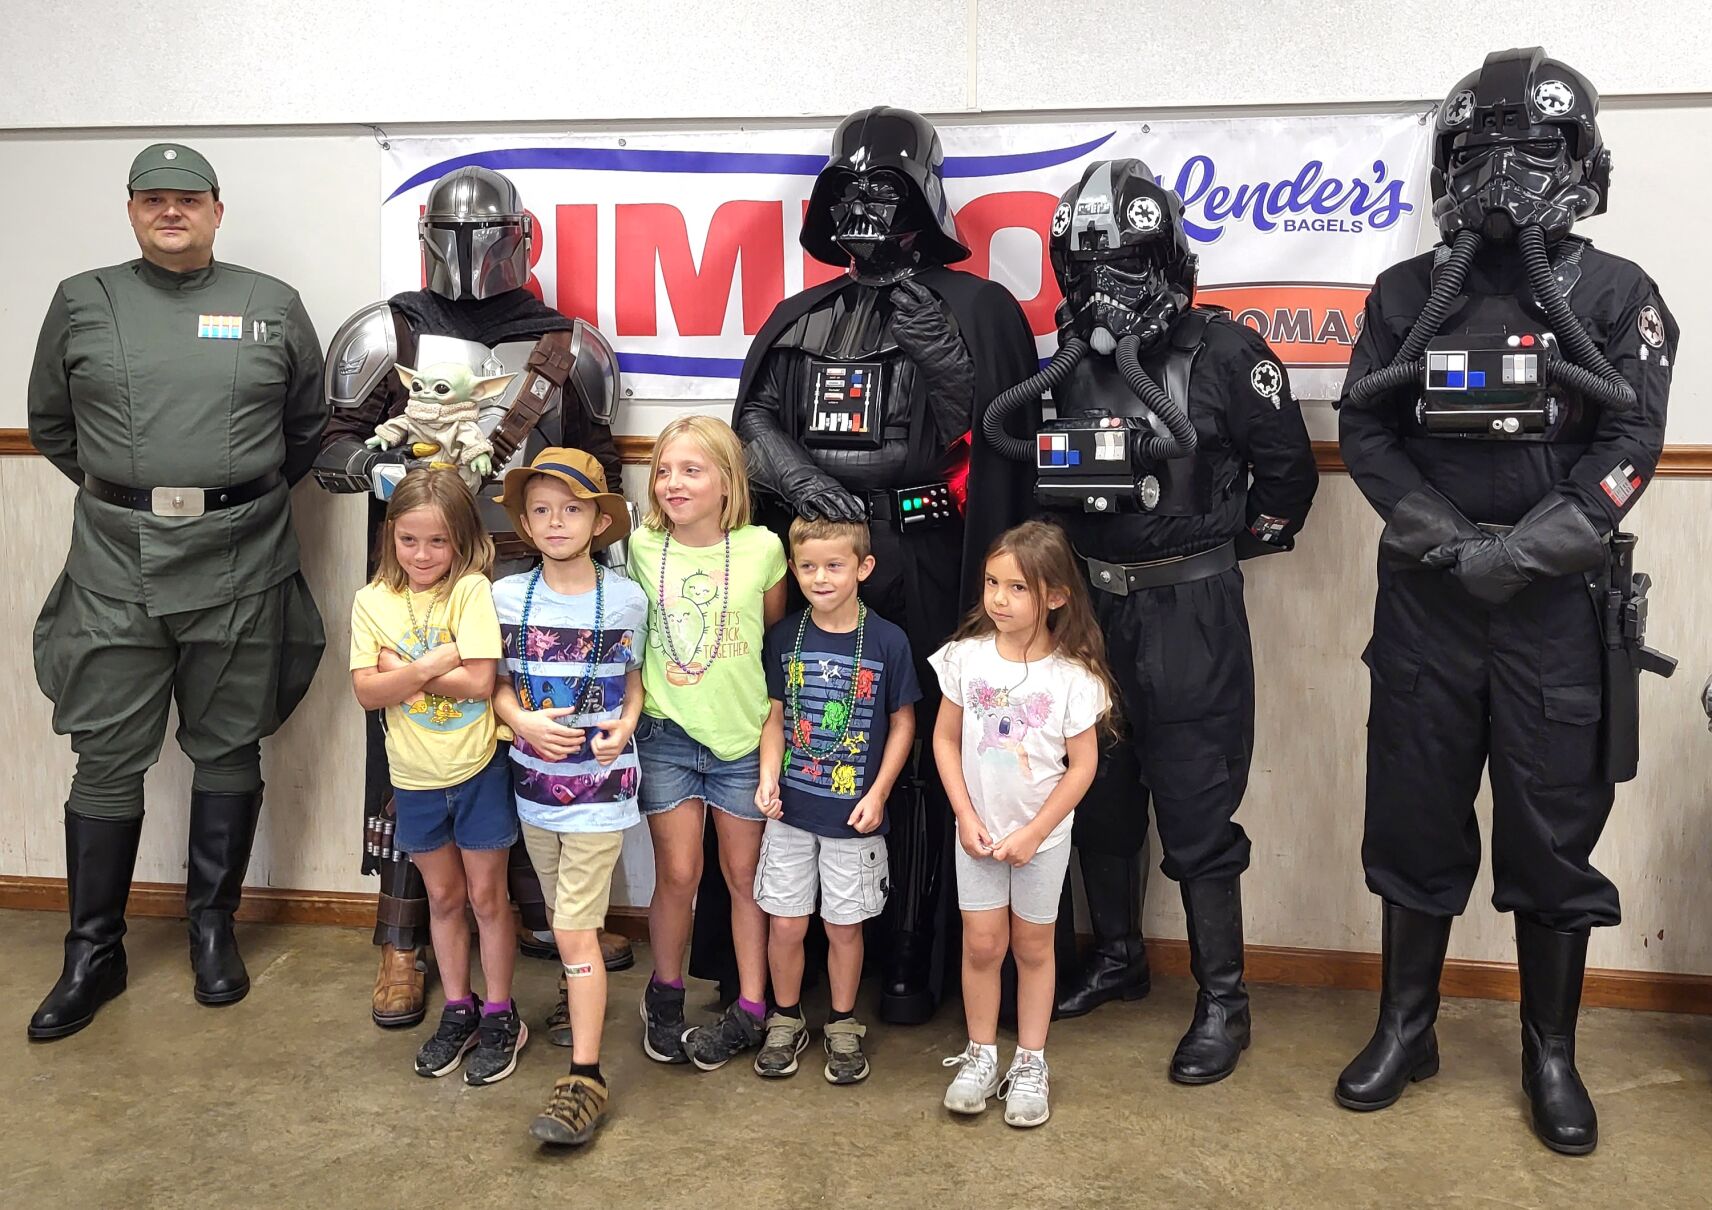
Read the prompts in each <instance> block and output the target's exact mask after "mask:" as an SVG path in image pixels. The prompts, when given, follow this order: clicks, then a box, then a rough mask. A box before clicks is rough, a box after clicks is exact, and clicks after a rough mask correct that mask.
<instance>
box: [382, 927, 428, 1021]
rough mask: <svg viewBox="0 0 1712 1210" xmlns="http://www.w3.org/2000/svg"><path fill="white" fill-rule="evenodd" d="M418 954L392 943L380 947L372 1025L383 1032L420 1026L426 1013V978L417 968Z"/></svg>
mask: <svg viewBox="0 0 1712 1210" xmlns="http://www.w3.org/2000/svg"><path fill="white" fill-rule="evenodd" d="M416 958H417V951H415V950H413V949H400V948H398V947H397V946H395V945H393V944H392V943H391V942H388V943H387V944H385V945H383V946H381V947H380V970H379V971H378V972H376V974H375V984H374V1023H375V1024H376V1025H378V1026H380V1027H381V1028H382V1029H403V1028H405V1027H406V1026H410V1025H419V1024H421V1022H422V1017H423V1014H424V1013H426V1012H427V1003H428V976H427V972H425V971H424V970H422V969H421V968H420V967H418V966H417V964H416Z"/></svg>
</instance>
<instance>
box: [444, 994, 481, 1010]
mask: <svg viewBox="0 0 1712 1210" xmlns="http://www.w3.org/2000/svg"><path fill="white" fill-rule="evenodd" d="M475 1006H476V995H475V993H474V992H471V993H470V994H469V995H467V996H463V997H461V998H460V999H457V1000H448V1001H446V1007H447V1008H474V1007H475Z"/></svg>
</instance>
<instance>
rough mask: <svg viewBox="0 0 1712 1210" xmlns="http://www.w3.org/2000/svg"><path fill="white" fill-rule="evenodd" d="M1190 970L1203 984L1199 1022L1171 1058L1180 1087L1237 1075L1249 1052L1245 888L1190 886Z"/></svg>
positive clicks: (1186, 902) (1186, 894)
mask: <svg viewBox="0 0 1712 1210" xmlns="http://www.w3.org/2000/svg"><path fill="white" fill-rule="evenodd" d="M1182 890H1183V910H1184V911H1185V912H1187V913H1188V916H1189V969H1190V971H1191V972H1193V974H1194V976H1195V982H1196V983H1198V984H1200V987H1201V991H1200V994H1199V995H1198V996H1196V997H1195V1019H1194V1020H1193V1021H1192V1022H1190V1024H1189V1032H1188V1033H1186V1034H1184V1035H1183V1040H1182V1041H1181V1042H1179V1043H1177V1053H1176V1054H1174V1055H1172V1056H1171V1078H1172V1079H1173V1080H1175V1081H1177V1083H1179V1084H1212V1083H1215V1082H1216V1081H1218V1080H1222V1079H1224V1078H1225V1077H1226V1076H1228V1075H1230V1073H1231V1072H1233V1071H1235V1070H1236V1062H1237V1060H1238V1059H1240V1058H1241V1057H1242V1052H1243V1051H1245V1050H1247V1049H1248V1035H1249V1021H1248V988H1247V987H1245V986H1244V985H1243V982H1242V884H1241V883H1240V882H1239V881H1238V880H1237V879H1235V878H1222V879H1201V880H1199V881H1196V882H1185V883H1184V884H1183V887H1182Z"/></svg>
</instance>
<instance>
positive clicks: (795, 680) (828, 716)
mask: <svg viewBox="0 0 1712 1210" xmlns="http://www.w3.org/2000/svg"><path fill="white" fill-rule="evenodd" d="M808 615H809V610H807V609H805V610H803V612H802V621H801V622H800V623H798V625H797V643H796V648H795V650H793V651H792V652H791V662H790V665H789V667H788V668H787V669H786V672H785V680H786V681H787V682H788V683H789V685H790V694H791V700H790V714H789V716H788V717H787V718H786V720H785V723H786V732H787V734H789V735H790V737H791V751H792V752H795V753H797V754H798V755H799V756H806V757H808V758H810V759H811V760H819V759H820V758H821V757H823V756H831V755H832V754H833V753H834V752H837V751H838V750H839V749H840V748H842V747H844V741H845V739H846V738H847V737H848V736H849V734H850V722H851V720H852V719H853V718H855V716H856V677H857V674H858V673H860V672H861V671H862V634H863V631H864V630H866V629H867V626H868V607H867V606H866V605H864V604H863V603H862V602H861V601H857V602H856V655H855V658H854V659H853V660H852V661H851V664H850V687H849V688H848V689H846V690H845V691H844V696H843V697H842V698H835V699H833V700H832V701H829V702H827V703H826V709H825V710H823V711H822V712H821V716H820V726H821V729H822V730H823V731H829V732H830V731H832V730H834V729H836V730H837V732H838V736H837V738H836V739H834V740H833V741H832V743H830V744H829V745H827V746H826V747H824V748H821V747H816V746H815V745H814V744H813V743H811V742H810V741H809V739H808V736H811V735H813V734H814V732H813V729H812V726H810V727H805V726H803V724H804V723H806V722H807V721H808V719H807V717H806V716H805V715H804V714H803V712H802V704H801V702H800V701H799V700H798V695H799V694H800V693H801V692H802V683H803V662H802V648H803V636H804V635H805V634H807V633H808ZM799 731H800V732H801V733H802V738H801V739H799V738H798V733H799ZM785 760H786V763H787V764H788V763H789V761H790V757H789V756H788V755H787V756H786V757H785Z"/></svg>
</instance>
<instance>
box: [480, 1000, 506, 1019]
mask: <svg viewBox="0 0 1712 1210" xmlns="http://www.w3.org/2000/svg"><path fill="white" fill-rule="evenodd" d="M510 1011H511V1001H510V1000H490V1001H488V1002H487V1003H485V1004H483V1005H482V1016H484V1017H497V1016H499V1014H500V1013H508V1012H510Z"/></svg>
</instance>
